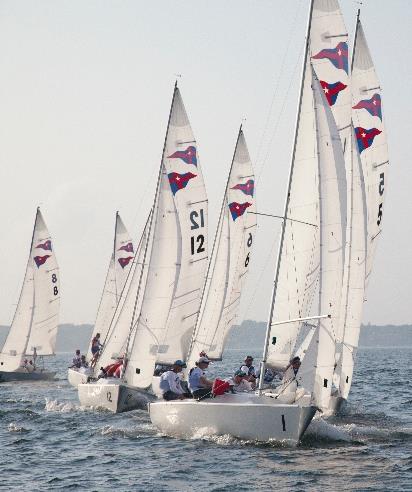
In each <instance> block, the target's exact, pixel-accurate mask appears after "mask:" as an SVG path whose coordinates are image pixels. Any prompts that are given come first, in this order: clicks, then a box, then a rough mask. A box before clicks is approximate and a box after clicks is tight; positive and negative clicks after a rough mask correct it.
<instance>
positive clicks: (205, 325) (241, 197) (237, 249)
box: [186, 127, 256, 368]
mask: <svg viewBox="0 0 412 492" xmlns="http://www.w3.org/2000/svg"><path fill="white" fill-rule="evenodd" d="M255 212H256V201H255V176H254V173H253V167H252V163H251V160H250V156H249V152H248V149H247V146H246V141H245V137H244V133H243V130H242V127H241V128H240V130H239V133H238V137H237V141H236V146H235V151H234V155H233V159H232V164H231V166H230V171H229V175H228V179H227V183H226V189H225V193H224V196H223V201H222V206H221V209H220V215H219V221H218V225H217V228H216V235H215V239H214V242H213V248H212V253H211V259H210V262H209V266H208V271H207V275H206V282H205V286H204V289H203V295H202V303H201V309H200V313H199V317H198V320H197V323H196V328H195V331H194V334H193V338H192V341H191V344H190V349H189V353H188V355H187V358H186V360H187V366H188V368H190V367H194V366H195V362H196V361H197V359H198V357H199V354H200V353H201V352H205V353H207V356H208V358H209V360H215V361H217V360H222V354H223V350H224V346H225V342H226V338H227V335H228V334H229V331H230V329H231V327H232V326H233V325H234V324H235V322H236V317H237V313H238V309H239V304H240V297H241V292H242V288H243V286H244V284H245V281H246V277H247V272H248V269H249V265H250V261H251V253H252V247H253V241H254V237H255V231H256V214H255Z"/></svg>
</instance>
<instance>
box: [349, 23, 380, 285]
mask: <svg viewBox="0 0 412 492" xmlns="http://www.w3.org/2000/svg"><path fill="white" fill-rule="evenodd" d="M352 93H353V113H352V119H353V126H354V127H355V135H356V140H357V144H358V149H359V152H360V158H361V163H362V170H363V175H364V180H365V187H366V202H367V214H368V219H367V222H368V224H367V225H368V242H367V261H366V281H367V283H368V281H369V276H370V274H371V271H372V265H373V259H374V257H375V251H376V245H377V242H378V238H379V236H380V233H381V232H382V222H383V213H384V208H383V207H384V199H385V192H386V185H387V172H388V165H389V158H388V148H387V138H386V131H385V127H384V124H383V120H382V97H381V88H380V82H379V79H378V77H377V75H376V71H375V67H374V65H373V61H372V57H371V55H370V51H369V48H368V45H367V43H366V39H365V34H364V31H363V28H362V24H361V22H360V20H358V23H357V29H356V39H355V43H354V53H353V68H352Z"/></svg>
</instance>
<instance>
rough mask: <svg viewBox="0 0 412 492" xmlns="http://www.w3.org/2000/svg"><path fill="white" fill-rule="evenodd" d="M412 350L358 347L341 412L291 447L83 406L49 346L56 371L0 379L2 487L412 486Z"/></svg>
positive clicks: (218, 369)
mask: <svg viewBox="0 0 412 492" xmlns="http://www.w3.org/2000/svg"><path fill="white" fill-rule="evenodd" d="M244 355H245V354H244V353H243V352H239V351H235V350H231V351H227V352H226V355H225V360H224V362H222V363H216V364H214V365H213V373H215V374H220V375H229V374H230V373H231V372H232V369H236V368H237V367H238V366H239V365H240V363H241V361H242V359H243V357H244ZM253 355H257V354H253ZM411 356H412V348H390V349H389V348H385V349H361V350H360V351H359V355H358V363H357V366H356V372H355V376H354V378H355V382H354V384H353V386H352V391H351V394H350V400H349V402H348V404H347V405H346V407H345V409H344V411H343V412H342V415H340V416H337V417H333V418H330V419H328V420H323V419H321V418H319V419H315V420H314V421H313V422H312V423H311V425H310V426H309V429H308V431H307V433H306V435H305V436H304V438H303V440H302V442H301V444H300V445H299V446H298V447H296V448H290V447H285V446H282V445H280V444H274V443H271V444H264V443H256V442H251V441H241V440H238V439H234V438H232V437H229V436H220V437H213V436H207V435H202V436H200V435H194V436H193V437H192V438H190V439H176V438H170V437H168V436H165V435H162V434H160V433H159V432H158V431H157V430H156V429H155V428H154V427H153V426H152V425H151V423H150V420H149V417H148V414H147V413H146V412H143V411H139V410H136V411H133V412H129V413H124V414H119V415H112V414H110V413H107V412H103V411H100V412H97V411H91V410H87V409H84V408H82V407H80V406H79V403H78V399H77V391H76V390H75V389H73V388H72V387H70V386H69V384H68V382H67V380H66V369H67V365H68V361H69V360H70V359H71V354H59V355H58V356H57V357H56V358H55V359H54V361H53V362H52V363H51V365H53V367H54V368H55V369H56V370H57V372H58V378H59V379H58V380H56V381H54V382H51V383H50V382H38V383H3V384H1V385H0V451H1V453H0V456H1V459H0V490H5V491H15V490H16V491H28V490H33V491H50V490H53V491H54V490H56V491H58V490H62V491H66V490H75V491H77V490H82V491H106V490H107V491H109V490H110V491H112V490H116V491H117V492H121V491H140V490H145V491H151V490H156V491H166V490H167V491H173V490H182V491H191V490H193V491H194V490H207V491H208V492H211V491H226V490H227V491H231V490H233V491H243V490H260V491H265V490H276V491H283V490H285V491H286V490H294V491H295V492H298V491H317V490H319V491H326V490H331V491H336V490H346V491H348V490H356V491H375V490H385V491H397V490H402V491H406V490H412V381H411V379H412V374H411V370H410V360H411ZM211 372H212V371H211Z"/></svg>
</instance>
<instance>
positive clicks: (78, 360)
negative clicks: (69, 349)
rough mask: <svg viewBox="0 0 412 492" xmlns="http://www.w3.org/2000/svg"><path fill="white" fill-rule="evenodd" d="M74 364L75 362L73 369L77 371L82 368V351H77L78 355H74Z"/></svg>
mask: <svg viewBox="0 0 412 492" xmlns="http://www.w3.org/2000/svg"><path fill="white" fill-rule="evenodd" d="M72 362H73V364H72V367H76V368H77V369H79V368H80V367H81V365H82V360H81V357H80V349H77V350H76V354H75V355H74V357H73V361H72Z"/></svg>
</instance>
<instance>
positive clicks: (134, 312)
mask: <svg viewBox="0 0 412 492" xmlns="http://www.w3.org/2000/svg"><path fill="white" fill-rule="evenodd" d="M176 90H177V80H176V81H175V85H174V89H173V97H172V103H171V105H170V110H169V117H168V120H167V129H166V135H165V139H164V143H163V150H162V157H161V161H160V166H159V173H158V175H157V183H156V191H155V196H154V199H153V205H152V208H151V211H150V214H149V218H148V220H149V219H150V221H149V230H148V232H147V239H146V246H145V251H144V255H143V261H142V269H141V272H140V278H139V286H138V288H137V293H136V299H135V304H134V308H133V315H132V319H131V320H130V330H129V336H128V338H127V342H126V348H125V354H128V351H129V344H130V339H131V334H132V331H133V327H134V324H135V321H134V320H135V315H136V309H137V301H138V299H139V293H140V288H141V283H142V278H143V272H144V270H145V268H144V267H145V265H146V256H147V251H148V249H149V243H150V236H151V234H152V227H153V218H154V216H155V213H156V212H157V204H158V201H159V187H160V180H161V177H162V171H163V158H164V154H165V150H166V143H167V136H168V133H169V126H170V118H171V116H172V109H173V104H174V101H175V96H176ZM146 227H147V222H146V226H145V228H146ZM152 247H153V243H152ZM139 316H140V313H139ZM126 365H127V363H126V364H124V367H123V373H124V371H125V369H126Z"/></svg>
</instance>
